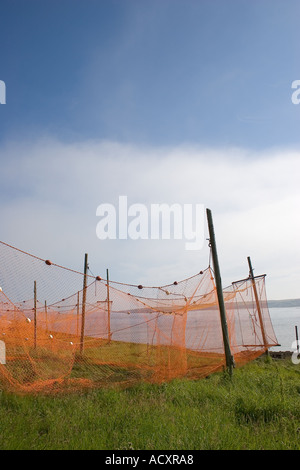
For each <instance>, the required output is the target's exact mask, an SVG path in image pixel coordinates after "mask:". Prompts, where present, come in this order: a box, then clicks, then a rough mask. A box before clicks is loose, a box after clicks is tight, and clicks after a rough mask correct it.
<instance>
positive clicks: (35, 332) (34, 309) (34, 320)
mask: <svg viewBox="0 0 300 470" xmlns="http://www.w3.org/2000/svg"><path fill="white" fill-rule="evenodd" d="M33 293H34V308H33V311H34V319H33V324H34V349H36V338H37V329H36V304H37V296H36V281H34V288H33Z"/></svg>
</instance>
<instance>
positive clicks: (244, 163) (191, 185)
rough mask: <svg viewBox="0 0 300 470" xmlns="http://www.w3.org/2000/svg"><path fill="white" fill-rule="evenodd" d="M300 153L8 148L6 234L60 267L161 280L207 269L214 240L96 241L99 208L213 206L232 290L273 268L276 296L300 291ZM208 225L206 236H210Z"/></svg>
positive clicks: (4, 162)
mask: <svg viewBox="0 0 300 470" xmlns="http://www.w3.org/2000/svg"><path fill="white" fill-rule="evenodd" d="M299 170H300V152H299V151H296V150H290V149H287V150H285V149H277V150H276V149H275V150H269V151H265V152H260V153H258V152H256V153H252V152H250V151H247V150H245V149H202V148H199V147H196V146H194V147H193V146H188V145H186V146H184V145H183V146H178V147H175V148H171V147H160V148H155V147H152V148H151V147H142V146H140V147H139V146H134V145H128V144H126V145H125V144H121V143H116V142H97V141H87V142H81V143H74V144H68V143H63V142H59V141H56V140H53V139H44V140H41V141H38V142H34V143H20V144H9V145H6V146H5V147H3V148H2V151H1V174H2V180H3V185H2V191H1V192H2V196H1V201H0V210H1V219H2V223H1V236H0V239H1V240H3V241H5V242H8V243H11V244H12V245H15V246H17V247H19V248H21V249H24V250H26V251H29V252H32V253H34V254H37V255H38V256H41V257H42V258H50V259H53V261H55V262H57V263H58V264H65V265H67V266H68V267H71V268H75V269H82V264H83V255H84V253H85V252H88V253H89V258H90V266H91V269H92V271H93V272H94V271H96V272H95V274H96V273H98V274H100V275H101V274H102V275H104V273H105V268H106V267H109V268H110V270H111V278H113V279H115V280H120V281H123V282H132V283H140V282H142V283H145V284H152V285H158V284H160V283H164V284H165V283H168V282H173V280H175V279H177V280H178V279H182V278H184V277H185V276H190V275H192V274H194V273H195V272H198V271H199V270H200V269H202V268H203V267H206V266H207V263H208V259H209V253H208V248H207V243H205V244H204V248H203V249H202V250H201V251H199V252H195V251H190V252H189V251H186V250H185V241H184V240H182V241H181V240H180V241H178V240H171V241H165V240H159V241H157V240H141V241H132V240H108V241H105V240H104V241H100V240H98V239H97V237H96V225H97V222H98V219H97V217H96V209H97V207H98V205H99V204H101V203H111V204H115V205H117V203H118V197H119V196H120V195H127V197H128V202H129V204H133V203H142V204H146V205H147V204H149V205H150V204H152V203H168V204H173V203H181V204H183V203H191V204H197V203H198V204H204V205H205V207H209V208H210V209H211V210H212V212H213V217H214V223H215V230H216V237H217V243H218V251H219V256H220V264H221V270H222V274H223V284H224V286H225V285H227V284H228V283H230V282H231V281H233V280H236V279H237V278H241V277H246V276H247V275H248V266H247V256H251V258H252V263H253V265H254V267H255V268H256V271H255V272H256V273H257V274H261V273H267V274H268V277H267V281H268V283H267V286H268V294H269V297H270V298H271V297H272V298H283V297H286V298H291V297H300V295H299V290H298V286H299V285H300V269H299V266H300V253H299V248H298V237H299V233H300V222H299V216H298V208H299V203H300V192H299V184H298V175H299V174H300V171H299ZM207 236H208V235H207V231H206V233H205V237H207Z"/></svg>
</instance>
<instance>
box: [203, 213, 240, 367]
mask: <svg viewBox="0 0 300 470" xmlns="http://www.w3.org/2000/svg"><path fill="white" fill-rule="evenodd" d="M206 216H207V222H208V230H209V241H210V246H211V255H212V260H213V266H214V274H215V282H216V289H217V297H218V304H219V311H220V318H221V326H222V335H223V343H224V351H225V358H226V367H227V370H228V372H229V374H230V375H232V371H233V367H234V358H233V356H232V354H231V349H230V340H229V333H228V325H227V318H226V309H225V303H224V297H223V288H222V280H221V274H220V266H219V260H218V253H217V246H216V238H215V231H214V225H213V219H212V213H211V210H210V209H206Z"/></svg>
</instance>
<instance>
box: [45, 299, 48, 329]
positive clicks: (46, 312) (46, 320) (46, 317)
mask: <svg viewBox="0 0 300 470" xmlns="http://www.w3.org/2000/svg"><path fill="white" fill-rule="evenodd" d="M45 322H46V331H48V311H47V300H45Z"/></svg>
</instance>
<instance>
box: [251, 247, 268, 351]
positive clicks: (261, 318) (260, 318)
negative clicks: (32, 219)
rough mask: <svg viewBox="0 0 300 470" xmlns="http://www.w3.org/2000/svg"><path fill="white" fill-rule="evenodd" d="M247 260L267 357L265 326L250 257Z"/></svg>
mask: <svg viewBox="0 0 300 470" xmlns="http://www.w3.org/2000/svg"><path fill="white" fill-rule="evenodd" d="M247 260H248V265H249V276H250V279H251V280H252V287H253V292H254V297H255V303H256V308H257V313H258V318H259V324H260V329H261V334H262V340H263V343H264V347H265V349H266V354H267V356H268V355H269V350H268V341H267V338H266V333H265V326H264V321H263V316H262V312H261V308H260V302H259V297H258V293H257V289H256V283H255V277H254V273H253V268H252V263H251V259H250V256H248V258H247Z"/></svg>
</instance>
